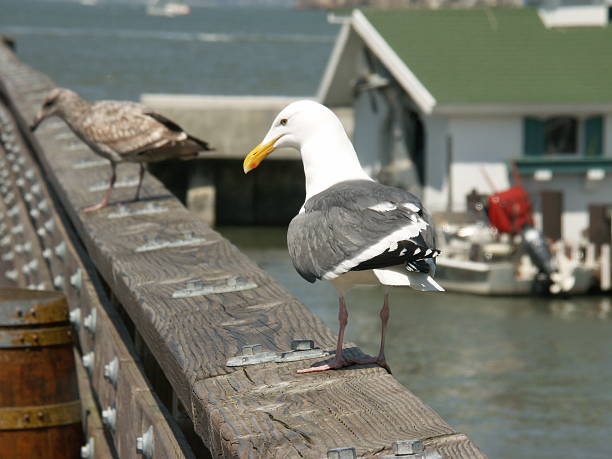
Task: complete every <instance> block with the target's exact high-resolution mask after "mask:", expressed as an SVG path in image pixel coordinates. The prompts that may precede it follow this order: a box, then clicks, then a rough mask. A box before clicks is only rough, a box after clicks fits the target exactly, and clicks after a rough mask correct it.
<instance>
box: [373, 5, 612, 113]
mask: <svg viewBox="0 0 612 459" xmlns="http://www.w3.org/2000/svg"><path fill="white" fill-rule="evenodd" d="M362 12H363V14H364V15H365V16H366V17H367V19H368V20H369V21H370V23H371V24H372V25H373V26H374V27H375V28H376V30H377V31H378V33H379V34H380V35H381V36H382V37H383V38H384V39H385V40H386V42H387V43H388V44H389V46H390V47H391V48H393V50H394V51H395V52H396V53H397V55H398V56H399V57H400V58H401V59H402V60H403V61H404V62H405V64H406V65H407V66H408V68H409V69H410V70H411V71H412V72H413V73H414V74H415V75H416V77H417V78H418V79H419V80H420V81H421V83H423V85H424V86H425V87H426V88H427V89H428V91H429V92H430V93H431V94H432V95H433V96H434V98H435V99H436V101H437V103H438V104H566V103H605V102H611V101H612V27H610V26H606V27H566V28H550V29H547V28H546V27H544V25H543V23H542V21H541V20H540V18H539V16H538V13H537V11H536V10H535V9H532V8H477V9H441V10H425V9H423V10H395V11H389V10H385V11H382V10H368V9H365V10H362Z"/></svg>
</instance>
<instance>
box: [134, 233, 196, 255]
mask: <svg viewBox="0 0 612 459" xmlns="http://www.w3.org/2000/svg"><path fill="white" fill-rule="evenodd" d="M184 237H185V238H184V239H178V240H175V241H168V240H162V239H159V238H157V237H152V238H150V239H149V238H147V242H145V243H144V244H143V245H141V246H140V247H137V248H136V249H134V252H137V253H141V252H150V251H152V250H159V249H166V248H169V247H184V246H187V245H197V244H201V243H202V242H206V239H204V238H203V237H195V235H194V234H193V233H187V234H185V236H184Z"/></svg>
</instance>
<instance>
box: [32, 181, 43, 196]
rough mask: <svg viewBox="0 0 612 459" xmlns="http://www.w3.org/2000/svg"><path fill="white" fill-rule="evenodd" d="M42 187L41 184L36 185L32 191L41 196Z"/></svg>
mask: <svg viewBox="0 0 612 459" xmlns="http://www.w3.org/2000/svg"><path fill="white" fill-rule="evenodd" d="M41 189H42V187H41V186H40V183H35V184H34V185H32V187H31V188H30V191H31V192H32V193H34V194H37V195H39V196H40V191H41Z"/></svg>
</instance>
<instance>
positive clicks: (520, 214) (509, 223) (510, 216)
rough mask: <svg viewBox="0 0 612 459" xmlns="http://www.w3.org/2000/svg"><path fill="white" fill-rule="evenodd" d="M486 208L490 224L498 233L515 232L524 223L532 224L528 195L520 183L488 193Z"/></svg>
mask: <svg viewBox="0 0 612 459" xmlns="http://www.w3.org/2000/svg"><path fill="white" fill-rule="evenodd" d="M487 209H488V216H489V222H490V224H491V225H492V226H494V227H495V228H497V230H498V231H499V232H500V233H509V234H517V233H519V232H520V231H521V230H522V229H523V227H524V226H525V225H529V226H533V216H532V213H531V202H530V201H529V195H528V194H527V191H525V189H524V188H523V187H522V186H520V185H515V186H513V187H511V188H509V189H507V190H506V191H500V192H498V193H495V194H492V195H490V196H489V198H488V203H487Z"/></svg>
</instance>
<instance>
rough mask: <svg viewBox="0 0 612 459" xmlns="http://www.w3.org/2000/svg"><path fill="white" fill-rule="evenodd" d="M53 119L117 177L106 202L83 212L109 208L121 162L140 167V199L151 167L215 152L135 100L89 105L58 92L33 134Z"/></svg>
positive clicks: (46, 104) (47, 101)
mask: <svg viewBox="0 0 612 459" xmlns="http://www.w3.org/2000/svg"><path fill="white" fill-rule="evenodd" d="M50 116H58V117H60V118H62V119H63V120H64V121H65V122H66V124H67V125H68V127H70V129H72V131H73V132H74V133H75V134H76V136H77V137H79V138H80V139H81V140H82V141H83V142H84V143H86V144H87V145H88V146H89V147H90V148H91V149H92V150H93V152H94V153H96V154H98V155H100V156H102V157H103V158H106V159H108V160H109V161H110V165H111V177H110V180H109V186H108V188H107V190H106V192H105V193H104V197H103V198H102V201H100V202H99V203H98V204H96V205H93V206H90V207H87V208H85V209H83V210H84V212H91V211H94V210H98V209H101V208H103V207H105V206H106V205H108V201H109V199H110V195H111V192H112V190H113V186H114V185H115V180H116V178H117V174H116V168H117V163H122V162H134V163H139V164H140V174H139V177H138V186H137V188H136V197H135V198H134V199H135V200H138V199H139V197H140V189H141V187H142V179H143V176H144V171H145V166H144V165H145V163H150V162H155V161H162V160H165V159H172V158H174V159H194V158H197V157H198V152H200V151H209V150H213V148H211V147H210V146H209V145H208V143H207V142H205V141H203V140H200V139H198V138H196V137H193V136H191V135H189V134H188V133H186V132H185V131H184V130H183V128H181V127H180V126H179V125H178V124H176V123H175V122H174V121H172V120H169V119H168V118H166V117H164V116H162V115H160V114H159V113H156V112H154V111H153V110H151V109H150V108H148V107H145V106H144V105H142V104H138V103H135V102H123V101H114V100H101V101H98V102H89V101H87V100H85V99H82V98H81V97H80V96H79V95H78V94H76V93H75V92H73V91H70V90H69V89H64V88H55V89H53V90H52V91H51V92H50V93H49V95H48V96H47V97H46V99H45V101H44V103H43V105H42V107H41V109H40V111H39V112H38V114H37V116H36V118H35V120H34V122H33V124H32V127H31V129H32V131H34V130H35V129H36V128H37V127H38V126H39V125H40V123H41V122H42V121H43V120H45V119H46V118H48V117H50Z"/></svg>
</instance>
